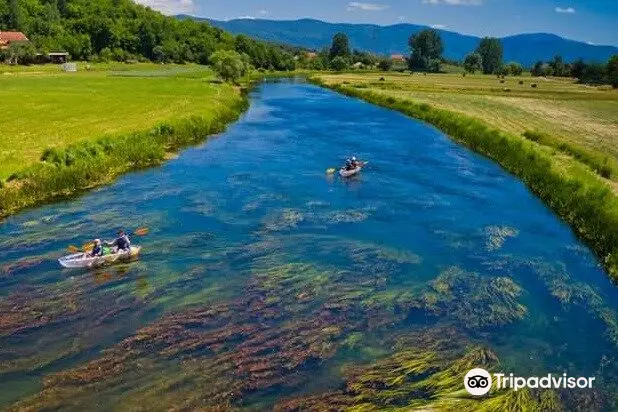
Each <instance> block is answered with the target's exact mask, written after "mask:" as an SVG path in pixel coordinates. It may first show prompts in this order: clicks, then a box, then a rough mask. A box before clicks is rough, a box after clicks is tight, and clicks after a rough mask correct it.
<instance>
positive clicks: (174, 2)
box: [135, 0, 195, 15]
mask: <svg viewBox="0 0 618 412" xmlns="http://www.w3.org/2000/svg"><path fill="white" fill-rule="evenodd" d="M135 1H136V2H137V3H140V4H143V5H144V6H148V7H150V8H151V9H154V10H158V11H160V12H161V13H163V14H167V15H173V14H182V13H192V12H193V11H195V5H194V4H193V0H135Z"/></svg>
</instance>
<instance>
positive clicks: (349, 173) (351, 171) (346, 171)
mask: <svg viewBox="0 0 618 412" xmlns="http://www.w3.org/2000/svg"><path fill="white" fill-rule="evenodd" d="M367 163H368V162H359V163H358V165H357V166H356V167H354V168H352V169H347V168H345V167H342V168H341V169H339V175H340V176H341V177H351V176H354V175H355V174H357V173H358V172H360V171H361V170H363V167H365V166H366V165H367Z"/></svg>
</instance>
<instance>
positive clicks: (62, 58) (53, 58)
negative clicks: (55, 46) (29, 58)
mask: <svg viewBox="0 0 618 412" xmlns="http://www.w3.org/2000/svg"><path fill="white" fill-rule="evenodd" d="M47 58H48V59H49V61H50V62H52V63H56V64H62V63H66V62H68V61H69V53H67V52H53V53H47Z"/></svg>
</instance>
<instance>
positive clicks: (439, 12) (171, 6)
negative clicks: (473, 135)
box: [137, 0, 618, 46]
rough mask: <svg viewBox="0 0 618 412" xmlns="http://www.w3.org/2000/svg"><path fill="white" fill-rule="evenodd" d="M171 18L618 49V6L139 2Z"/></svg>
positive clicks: (601, 0)
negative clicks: (393, 28) (517, 38)
mask: <svg viewBox="0 0 618 412" xmlns="http://www.w3.org/2000/svg"><path fill="white" fill-rule="evenodd" d="M137 1H138V2H140V3H143V4H146V5H149V6H151V7H152V8H154V9H157V10H160V11H162V12H163V13H165V14H181V13H184V14H190V15H193V16H199V17H208V18H211V19H216V20H230V19H235V18H258V19H273V20H295V19H300V18H306V17H308V18H314V19H319V20H324V21H329V22H345V23H372V24H380V25H391V24H398V23H414V24H422V25H427V26H433V27H435V28H440V29H445V30H450V31H455V32H459V33H464V34H471V35H475V36H497V37H503V36H507V35H511V34H518V33H535V32H543V33H555V34H558V35H560V36H562V37H566V38H569V39H574V40H579V41H584V42H588V43H591V44H604V45H613V46H618V0H366V1H347V0H311V1H298V0H137Z"/></svg>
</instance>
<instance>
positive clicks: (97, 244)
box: [90, 239, 103, 257]
mask: <svg viewBox="0 0 618 412" xmlns="http://www.w3.org/2000/svg"><path fill="white" fill-rule="evenodd" d="M102 255H103V247H102V246H101V239H95V240H94V246H93V247H92V251H91V252H90V256H92V257H95V256H102Z"/></svg>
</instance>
